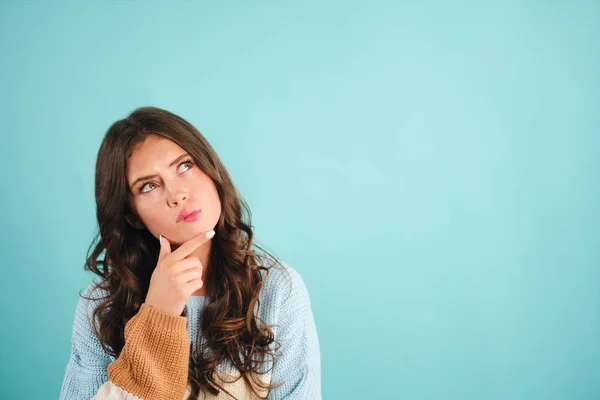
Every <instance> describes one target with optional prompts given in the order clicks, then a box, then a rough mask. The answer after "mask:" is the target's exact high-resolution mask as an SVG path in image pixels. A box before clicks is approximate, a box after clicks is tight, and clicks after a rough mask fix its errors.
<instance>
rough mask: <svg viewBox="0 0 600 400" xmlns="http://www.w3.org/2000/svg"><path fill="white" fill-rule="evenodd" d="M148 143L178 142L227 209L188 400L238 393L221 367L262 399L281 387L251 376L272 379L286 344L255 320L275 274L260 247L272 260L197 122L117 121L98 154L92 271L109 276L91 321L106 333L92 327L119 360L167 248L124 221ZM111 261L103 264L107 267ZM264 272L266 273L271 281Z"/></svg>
mask: <svg viewBox="0 0 600 400" xmlns="http://www.w3.org/2000/svg"><path fill="white" fill-rule="evenodd" d="M147 135H158V136H161V137H163V138H167V139H170V140H172V141H174V142H175V143H177V144H178V145H179V146H180V147H182V148H183V149H184V150H186V151H187V152H188V153H189V154H190V156H191V157H192V158H193V160H194V162H195V163H196V165H197V166H198V167H199V168H201V169H202V170H203V171H204V173H206V174H207V175H208V176H209V177H210V178H211V179H212V180H213V182H214V184H215V186H216V188H217V191H218V194H219V197H220V200H221V209H222V211H221V216H220V218H219V221H218V223H217V226H216V227H215V229H214V230H215V236H214V237H213V240H212V244H211V246H212V247H211V252H210V260H209V265H210V267H209V268H207V269H206V276H205V278H204V285H205V287H206V289H207V300H208V301H207V303H206V306H205V308H204V311H203V318H202V320H201V324H200V329H201V332H202V334H203V335H204V338H205V341H206V343H205V344H201V343H198V348H203V346H208V347H209V348H210V349H211V352H212V354H206V353H205V352H203V351H202V352H190V364H189V367H190V368H189V371H188V384H189V385H190V387H191V395H190V397H188V400H192V399H196V398H198V396H199V394H200V392H203V391H204V392H209V393H210V394H212V395H215V396H216V395H218V394H219V390H223V391H225V392H226V393H228V394H230V393H229V392H228V391H227V390H226V389H224V388H223V387H222V386H221V385H220V384H219V383H218V382H217V381H216V380H215V379H214V377H213V374H214V373H215V372H216V371H217V366H218V365H219V364H220V363H221V362H223V361H225V360H229V361H230V362H231V363H232V364H233V365H234V366H235V368H237V370H238V371H239V372H240V378H243V379H244V381H245V383H246V384H247V385H250V387H252V391H253V392H254V394H255V395H256V396H257V397H259V398H263V399H264V398H265V397H262V396H260V394H259V393H257V391H256V390H255V385H257V386H258V387H260V388H261V390H263V389H264V390H267V391H268V390H270V389H272V388H275V387H279V386H280V385H281V384H282V383H280V384H277V385H272V384H267V385H265V384H264V383H263V382H262V381H260V380H259V379H258V378H256V375H255V374H253V373H252V372H255V373H256V374H261V373H266V372H269V371H271V370H272V365H271V368H269V369H268V370H267V371H264V372H260V367H261V366H262V365H264V364H265V363H273V361H274V353H275V352H276V351H277V349H278V348H279V347H280V343H279V342H278V341H277V340H276V339H275V337H274V334H273V331H272V330H271V326H269V325H267V324H266V323H265V321H262V320H261V319H260V318H259V317H258V315H257V314H254V310H255V308H256V312H257V313H258V308H257V307H255V306H258V307H260V301H259V292H260V289H261V286H262V283H263V279H266V276H268V274H269V269H270V268H266V267H265V266H264V265H262V264H260V263H259V262H258V260H257V258H261V255H260V254H259V253H257V252H255V251H254V250H253V249H252V246H255V247H257V248H258V249H260V250H262V251H263V252H264V253H266V255H269V256H270V254H269V253H268V252H267V251H266V250H264V249H263V248H262V247H260V246H258V245H257V244H255V243H254V240H253V237H254V234H253V231H252V214H251V212H250V209H249V207H248V205H247V204H246V202H245V201H244V199H243V198H242V196H241V195H240V194H239V192H238V191H237V189H236V187H235V185H234V184H233V182H232V180H231V178H230V176H229V173H228V172H227V171H226V169H225V167H224V165H223V163H222V162H221V160H220V159H219V157H218V155H217V153H216V152H215V151H214V149H213V148H212V146H211V145H210V144H209V143H208V141H207V140H206V139H205V138H204V136H203V135H202V134H201V133H200V132H199V131H198V130H197V129H196V128H195V127H194V126H193V125H191V124H190V123H189V122H187V121H186V120H184V119H183V118H181V117H179V116H178V115H175V114H173V113H171V112H169V111H166V110H163V109H161V108H157V107H141V108H138V109H136V110H134V111H133V112H132V113H131V114H130V115H129V116H128V117H126V118H124V119H121V120H118V121H116V122H115V123H114V124H112V125H111V126H110V128H109V129H108V131H107V132H106V135H105V137H104V139H103V141H102V143H101V145H100V149H99V151H98V157H97V160H96V175H95V180H96V181H95V195H96V216H97V219H98V232H97V234H96V236H95V238H94V240H93V242H92V244H91V245H90V247H89V249H88V252H87V254H86V264H85V267H84V269H85V270H86V271H91V272H93V273H94V274H96V275H98V276H99V277H101V279H99V280H98V281H97V283H96V285H95V287H94V289H96V288H101V289H102V290H104V291H105V293H106V296H105V297H104V298H102V301H101V302H100V303H99V305H98V306H97V307H96V308H95V309H94V311H93V315H92V320H96V319H97V320H98V322H99V324H98V325H99V326H98V327H97V326H96V324H95V323H93V324H92V327H93V332H94V334H95V335H96V336H97V337H98V338H99V340H100V342H101V344H102V347H103V349H104V351H106V352H107V353H108V354H110V355H112V356H113V357H118V356H119V354H120V352H121V351H122V349H123V346H124V345H125V337H124V327H125V325H126V323H127V322H128V321H129V319H130V318H132V317H133V316H134V315H135V314H136V313H137V312H138V310H139V309H140V306H141V304H142V303H143V302H144V301H145V298H146V295H147V293H148V288H149V285H150V277H151V276H152V272H153V271H154V268H155V267H156V264H157V261H158V254H159V251H160V248H159V242H158V241H157V240H156V238H155V237H154V236H153V235H152V234H151V233H150V232H149V231H148V230H147V229H135V228H134V227H132V226H130V225H129V224H128V223H127V222H126V219H125V216H127V215H133V213H132V211H131V208H130V207H129V205H128V202H127V195H128V191H129V190H130V189H129V186H128V185H127V180H126V174H125V171H126V163H127V158H128V157H129V156H130V155H131V153H132V151H133V149H134V148H135V146H136V145H137V144H139V143H141V142H143V141H144V140H145V138H146V137H147ZM244 211H245V214H244V213H243V212H244ZM92 249H93V250H92ZM103 252H105V254H104V259H102V260H99V259H98V257H100V256H101V254H102V253H103ZM271 258H272V259H273V260H275V261H276V262H275V263H274V264H273V266H275V265H277V264H279V265H281V264H280V263H279V261H278V260H277V259H276V257H272V256H271ZM261 270H263V272H266V274H267V275H266V276H265V277H264V278H263V276H262V274H261ZM81 296H82V297H84V298H85V296H83V295H81ZM96 300H97V299H96ZM186 310H187V307H186V308H185V309H184V311H183V313H182V316H186V313H187V311H186ZM199 341H200V340H199ZM273 342H275V344H276V345H277V347H276V348H275V349H271V348H270V345H271V344H272V343H273ZM251 381H252V382H251ZM271 383H272V382H271ZM230 395H231V394H230ZM232 397H233V396H232Z"/></svg>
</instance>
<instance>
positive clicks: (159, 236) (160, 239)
mask: <svg viewBox="0 0 600 400" xmlns="http://www.w3.org/2000/svg"><path fill="white" fill-rule="evenodd" d="M158 243H159V244H160V246H161V247H162V235H158Z"/></svg>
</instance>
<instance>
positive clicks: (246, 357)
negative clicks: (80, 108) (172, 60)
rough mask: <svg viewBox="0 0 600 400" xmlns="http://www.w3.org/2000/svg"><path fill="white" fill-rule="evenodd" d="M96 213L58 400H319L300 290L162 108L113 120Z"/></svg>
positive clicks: (226, 184) (193, 132)
mask: <svg viewBox="0 0 600 400" xmlns="http://www.w3.org/2000/svg"><path fill="white" fill-rule="evenodd" d="M96 206H97V208H96V214H97V218H98V226H99V231H98V235H97V237H96V238H95V240H94V242H96V241H97V243H96V244H95V246H94V243H92V245H91V246H90V249H89V250H88V257H87V262H86V266H85V269H86V270H88V271H92V272H94V273H95V274H96V275H98V277H96V278H95V279H94V280H93V282H92V283H90V284H89V285H88V287H87V288H85V290H84V294H83V295H82V296H81V297H80V299H79V302H78V304H77V307H76V310H75V319H74V322H73V335H72V347H71V355H70V359H69V362H68V364H67V367H66V372H65V376H64V380H63V384H62V390H61V394H60V399H65V400H66V399H69V400H73V399H86V400H88V399H90V398H93V399H98V400H102V399H112V400H119V399H122V400H125V399H127V400H138V399H143V400H155V399H156V400H171V399H173V400H195V399H225V398H227V399H232V398H236V399H259V398H262V399H302V400H306V399H309V400H310V399H320V398H321V367H320V349H319V342H318V337H317V331H316V326H315V322H314V317H313V313H312V310H311V304H310V299H309V295H308V291H307V288H306V285H305V283H304V281H303V280H302V278H301V276H300V275H299V274H298V272H296V271H295V270H294V269H293V268H291V267H290V266H289V265H287V264H285V263H283V262H282V261H280V260H277V259H276V257H274V256H272V255H270V254H269V253H268V252H266V251H264V250H263V249H262V248H261V247H260V246H258V245H256V244H255V243H254V242H253V231H252V224H251V213H250V210H249V208H248V206H247V204H246V203H245V202H244V200H243V199H242V196H241V195H240V194H239V192H238V191H237V189H236V187H235V186H234V184H233V182H232V180H231V178H230V176H229V174H228V173H227V170H226V169H225V167H224V165H223V163H222V162H221V160H220V159H219V157H218V156H217V154H216V153H215V151H214V150H213V148H212V147H211V146H210V144H209V143H208V142H207V140H206V139H205V138H204V136H203V135H202V134H201V133H200V132H199V131H198V130H197V129H196V128H194V127H193V126H192V125H191V124H190V123H189V122H187V121H186V120H184V119H183V118H181V117H179V116H177V115H175V114H173V113H170V112H168V111H166V110H163V109H160V108H156V107H143V108H139V109H137V110H135V111H133V112H132V113H131V114H130V115H129V116H128V117H127V118H125V119H122V120H119V121H117V122H115V123H114V124H113V125H112V126H111V127H110V128H109V129H108V132H107V133H106V135H105V137H104V139H103V141H102V144H101V146H100V150H99V152H98V158H97V161H96ZM244 211H245V212H246V215H244V214H243V212H244ZM245 218H247V220H245ZM253 246H254V247H256V248H258V249H261V250H262V252H257V251H255V250H254V249H253ZM92 249H93V250H92ZM90 252H91V254H90ZM103 252H104V253H105V254H104V259H103V260H99V259H98V257H100V256H101V254H102V253H103Z"/></svg>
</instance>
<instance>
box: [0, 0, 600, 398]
mask: <svg viewBox="0 0 600 400" xmlns="http://www.w3.org/2000/svg"><path fill="white" fill-rule="evenodd" d="M599 50H600V4H599V3H598V2H597V1H537V2H534V1H516V0H515V1H503V2H497V1H494V2H492V1H485V2H481V1H419V2H417V1H387V2H384V1H364V2H357V1H337V2H332V1H301V2H300V1H298V2H286V1H272V2H261V1H239V2H234V1H228V2H185V3H184V2H166V1H165V2H133V1H132V2H103V3H102V4H84V3H80V2H35V3H34V2H18V1H4V2H2V3H1V4H0V55H1V57H2V63H1V64H0V102H1V107H0V110H1V111H0V118H1V119H0V120H1V121H2V128H1V135H2V136H1V139H2V140H1V146H0V167H1V168H2V195H1V201H2V204H1V207H0V212H1V221H2V223H1V224H0V235H1V244H0V267H1V273H2V276H1V278H0V296H1V298H0V300H1V301H0V310H1V313H2V314H1V318H2V324H1V327H2V328H1V330H0V379H1V381H2V382H1V387H2V396H1V397H2V398H6V399H11V400H12V399H25V398H27V399H52V398H56V397H58V393H59V391H60V386H61V384H62V379H63V374H64V371H65V367H66V364H67V362H68V357H69V351H70V341H71V337H70V335H71V324H72V321H73V316H74V311H75V305H76V303H77V299H78V292H79V290H80V289H82V288H83V287H84V286H86V285H87V284H88V283H89V282H90V281H91V279H92V274H91V273H87V272H85V271H84V270H83V264H84V260H85V254H86V251H87V249H88V246H89V244H90V243H91V241H92V239H93V236H94V233H95V231H96V227H97V223H96V219H95V199H94V164H95V157H96V155H97V151H98V147H99V145H100V141H101V139H102V137H103V135H104V134H105V132H106V130H107V129H108V127H109V126H110V124H112V123H113V122H114V121H116V120H117V119H121V118H123V117H125V116H126V115H127V114H128V113H129V112H131V111H132V110H133V109H134V108H136V107H139V106H143V105H153V106H158V107H161V108H165V109H167V110H169V111H172V112H175V113H176V114H179V115H181V116H182V117H184V118H186V119H188V120H189V121H190V122H191V123H192V124H194V125H195V126H196V127H197V128H198V129H199V130H200V131H201V132H202V133H203V134H204V135H205V136H206V137H207V139H208V140H209V141H210V143H211V144H212V145H213V146H214V148H215V150H216V151H217V152H218V154H219V155H220V156H221V158H222V160H223V162H224V163H225V165H226V167H227V168H228V170H229V171H230V173H231V175H232V178H233V179H234V182H235V183H236V185H237V186H238V188H239V189H240V191H241V193H242V195H243V196H244V198H245V199H246V201H247V202H248V204H249V205H250V208H251V210H252V213H253V214H252V216H253V220H252V224H253V225H254V227H255V233H256V240H257V241H258V243H260V244H263V245H265V246H266V247H267V249H269V250H271V251H273V252H275V253H276V254H277V255H278V256H279V257H280V258H281V259H282V260H284V261H285V262H286V263H288V264H289V265H290V266H292V267H294V268H295V269H296V270H298V271H299V272H300V274H301V275H302V276H303V278H304V279H305V282H306V284H307V287H308V289H309V293H310V296H311V301H312V307H313V311H314V315H315V321H316V324H317V330H318V334H319V340H320V346H321V360H322V379H323V383H322V388H323V397H324V398H325V399H432V400H433V399H435V400H439V399H444V400H448V399H450V400H455V399H456V400H464V399H473V400H480V399H498V400H505V399H511V400H516V399H523V400H532V399H544V400H551V399H568V400H573V399H598V398H600V380H599V379H600V378H599V375H598V374H599V371H600V343H599V342H600V339H599V338H600V316H599V315H600V312H599V309H598V308H599V306H600V288H599V281H600V217H599V212H598V206H599V204H600V184H599V172H600V157H599V156H600V154H599V153H600V134H599V132H600V110H599V104H600V90H599V89H600V57H599V54H600V51H599Z"/></svg>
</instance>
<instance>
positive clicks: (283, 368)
mask: <svg viewBox="0 0 600 400" xmlns="http://www.w3.org/2000/svg"><path fill="white" fill-rule="evenodd" d="M282 264H283V267H284V268H285V270H286V271H287V272H288V273H285V272H284V271H283V270H282V269H281V267H279V268H277V267H275V268H271V269H270V274H269V276H268V278H267V279H266V281H265V282H264V284H263V287H262V289H261V293H260V295H259V299H260V308H259V313H258V315H259V317H260V318H261V319H262V320H263V321H265V322H266V323H267V324H269V325H273V324H275V325H278V326H275V327H272V328H271V329H272V330H273V333H274V335H275V339H276V340H278V341H280V342H281V347H280V348H279V351H277V352H276V361H275V364H274V366H273V370H272V372H271V382H272V383H279V382H284V384H283V385H282V386H281V387H279V388H275V389H272V390H271V391H270V392H269V395H268V399H270V400H279V399H286V400H292V399H298V400H300V399H301V400H313V399H321V361H320V347H319V341H318V337H317V330H316V325H315V321H314V317H313V313H312V309H311V303H310V298H309V294H308V290H307V288H306V285H305V283H304V281H303V279H302V277H301V276H300V274H299V273H298V272H297V271H296V270H294V269H293V268H292V267H290V266H288V265H287V264H285V263H283V262H282ZM261 273H263V276H264V274H265V272H263V271H261ZM289 278H291V280H290V279H289ZM97 279H99V278H97ZM92 286H93V285H92V284H90V285H89V286H88V287H87V288H86V289H85V291H84V293H83V294H84V295H85V296H86V297H94V298H97V297H99V296H97V295H96V294H92V296H90V293H91V288H92ZM205 300H206V298H205V296H192V297H190V299H189V300H188V301H187V304H186V307H187V322H186V324H187V331H188V335H189V338H190V341H191V342H192V346H193V347H192V348H193V351H195V350H196V347H197V340H196V335H197V334H200V333H199V326H200V320H201V318H202V310H203V308H204V301H205ZM98 303H99V301H88V300H85V299H83V298H80V299H79V302H78V303H77V307H76V310H75V318H74V321H73V332H72V339H71V354H70V357H69V360H68V364H67V367H66V371H65V375H64V380H63V384H62V389H61V393H60V400H79V399H85V400H89V399H91V398H92V397H94V396H95V395H96V394H97V393H98V391H99V389H100V387H101V386H103V385H104V384H105V383H106V382H107V381H108V380H109V379H108V376H107V368H108V365H109V364H110V363H111V362H113V361H115V358H114V357H112V356H110V355H108V354H107V353H106V352H104V350H103V349H102V347H101V345H100V341H99V340H98V338H97V337H96V336H95V335H94V334H93V332H92V329H91V312H92V311H93V309H94V308H95V306H96V305H97V304H98ZM96 326H98V323H97V321H96ZM274 346H275V343H273V344H272V348H274ZM269 367H270V364H268V365H267V366H266V367H265V368H263V370H267V369H269ZM232 369H233V365H232V364H231V363H230V362H228V361H226V362H224V363H222V364H221V365H220V366H219V370H220V371H222V370H232ZM127 396H128V397H127V398H131V399H137V397H135V396H131V397H129V395H127ZM97 398H102V399H106V398H110V399H113V398H114V399H117V398H125V397H118V396H114V397H112V396H106V395H105V396H104V397H102V396H98V397H97ZM165 400H168V399H165ZM175 400H179V399H175Z"/></svg>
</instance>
